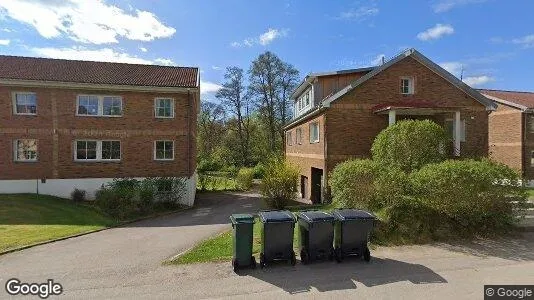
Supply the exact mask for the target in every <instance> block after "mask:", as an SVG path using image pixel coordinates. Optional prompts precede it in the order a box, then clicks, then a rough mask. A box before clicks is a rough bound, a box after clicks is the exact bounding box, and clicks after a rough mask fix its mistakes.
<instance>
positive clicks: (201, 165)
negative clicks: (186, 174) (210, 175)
mask: <svg viewBox="0 0 534 300" xmlns="http://www.w3.org/2000/svg"><path fill="white" fill-rule="evenodd" d="M221 169H222V165H221V163H219V162H218V161H217V160H213V159H201V160H199V162H198V166H197V170H198V172H199V173H205V172H209V171H219V170H221Z"/></svg>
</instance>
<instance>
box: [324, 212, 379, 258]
mask: <svg viewBox="0 0 534 300" xmlns="http://www.w3.org/2000/svg"><path fill="white" fill-rule="evenodd" d="M333 215H334V218H335V219H336V222H335V230H334V253H335V257H336V260H337V261H338V262H341V261H342V260H343V258H344V257H345V256H348V255H357V256H361V257H363V258H364V259H365V260H366V261H370V260H371V252H370V251H369V247H368V245H367V244H368V242H369V235H370V233H371V230H373V226H374V221H375V219H376V217H375V216H374V215H373V214H371V213H369V212H367V211H364V210H358V209H340V210H335V211H334V212H333Z"/></svg>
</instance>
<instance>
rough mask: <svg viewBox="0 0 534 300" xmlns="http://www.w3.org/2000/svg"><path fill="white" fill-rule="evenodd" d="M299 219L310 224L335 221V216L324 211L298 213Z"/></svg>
mask: <svg viewBox="0 0 534 300" xmlns="http://www.w3.org/2000/svg"><path fill="white" fill-rule="evenodd" d="M297 217H298V218H301V219H304V220H306V221H307V222H309V223H314V222H333V221H334V216H332V215H331V214H329V213H326V212H324V211H313V210H311V211H302V212H299V213H297Z"/></svg>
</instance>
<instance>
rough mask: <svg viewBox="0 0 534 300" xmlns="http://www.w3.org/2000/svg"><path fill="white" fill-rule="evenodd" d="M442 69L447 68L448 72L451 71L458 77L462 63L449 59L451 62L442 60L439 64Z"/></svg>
mask: <svg viewBox="0 0 534 300" xmlns="http://www.w3.org/2000/svg"><path fill="white" fill-rule="evenodd" d="M439 65H440V66H441V67H442V68H443V69H445V70H447V71H448V72H449V73H451V74H452V75H454V76H457V77H459V76H460V73H461V72H462V67H464V64H462V63H461V62H457V61H451V62H443V63H440V64H439Z"/></svg>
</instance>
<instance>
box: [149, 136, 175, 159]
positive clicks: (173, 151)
mask: <svg viewBox="0 0 534 300" xmlns="http://www.w3.org/2000/svg"><path fill="white" fill-rule="evenodd" d="M158 142H172V158H157V156H156V154H157V151H156V150H157V148H156V145H157V143H158ZM174 144H175V143H174V140H156V141H154V160H157V161H173V160H174V156H175V147H174ZM164 152H165V151H164Z"/></svg>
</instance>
